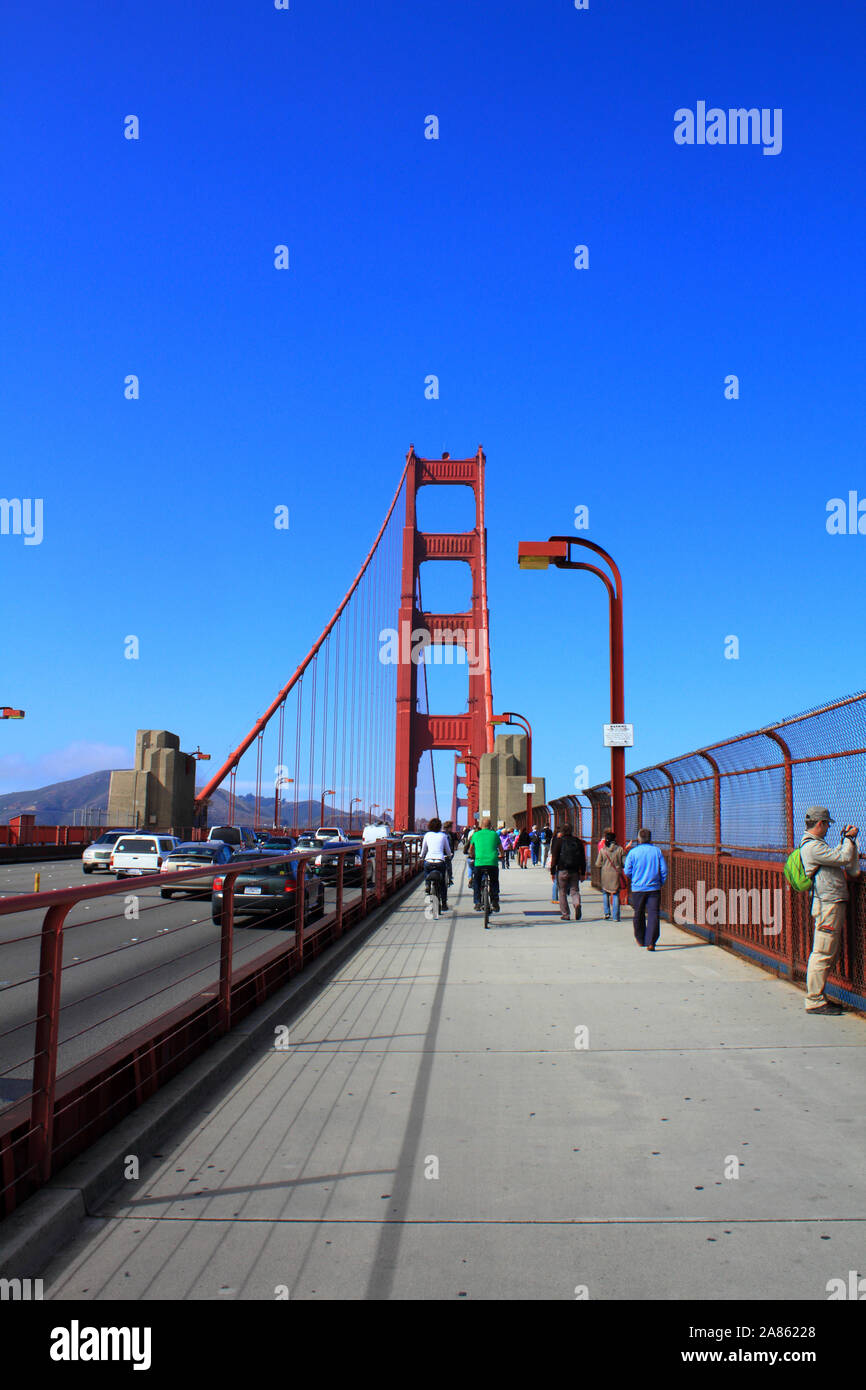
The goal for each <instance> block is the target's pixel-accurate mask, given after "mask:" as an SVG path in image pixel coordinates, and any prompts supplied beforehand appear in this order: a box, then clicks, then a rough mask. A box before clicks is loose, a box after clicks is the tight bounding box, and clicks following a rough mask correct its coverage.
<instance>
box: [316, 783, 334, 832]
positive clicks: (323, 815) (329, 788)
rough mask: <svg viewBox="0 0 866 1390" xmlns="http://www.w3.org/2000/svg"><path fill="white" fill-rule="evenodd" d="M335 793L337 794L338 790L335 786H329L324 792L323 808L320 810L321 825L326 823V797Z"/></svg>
mask: <svg viewBox="0 0 866 1390" xmlns="http://www.w3.org/2000/svg"><path fill="white" fill-rule="evenodd" d="M335 795H336V792H335V791H334V788H333V787H328V789H327V791H323V792H322V808H321V810H320V812H319V825H320V826H321V825H324V824H325V797H326V796H335Z"/></svg>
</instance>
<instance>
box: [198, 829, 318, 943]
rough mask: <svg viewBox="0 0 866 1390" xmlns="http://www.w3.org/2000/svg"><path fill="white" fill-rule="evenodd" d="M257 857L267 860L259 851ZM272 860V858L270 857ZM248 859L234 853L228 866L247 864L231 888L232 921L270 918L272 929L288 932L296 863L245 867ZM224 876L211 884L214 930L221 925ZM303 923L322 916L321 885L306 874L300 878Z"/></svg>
mask: <svg viewBox="0 0 866 1390" xmlns="http://www.w3.org/2000/svg"><path fill="white" fill-rule="evenodd" d="M258 857H259V858H262V859H266V858H268V857H269V856H268V852H267V850H265V849H264V848H263V847H262V848H260V849H259V850H258ZM271 857H272V856H271ZM250 858H255V856H250V855H248V854H245V853H238V854H234V855H233V856H232V860H231V862H232V863H241V862H247V865H248V867H247V868H245V869H244V871H243V873H240V874H238V876H237V878H236V879H235V885H234V894H233V899H234V911H235V917H236V918H237V917H241V916H245V915H250V916H256V917H271V918H273V922H272V923H271V925H272V926H274V927H279V928H281V929H285V930H291V929H292V928H293V927H294V925H295V916H296V911H297V893H298V864H299V862H300V861H299V860H297V859H288V858H287V859H283V860H282V861H281V862H280V863H277V864H262V865H259V866H256V865H255V864H249V860H250ZM224 881H225V880H224V876H223V875H217V877H216V878H215V879H214V881H213V891H212V894H211V918H212V919H213V921H214V922H215V923H216V925H217V926H221V925H222V911H223V884H224ZM304 904H305V906H304V921H305V922H309V921H312V920H313V919H314V918H316V917H322V916H323V915H324V912H325V885H324V884H323V883H321V882H320V880H319V879H317V878H315V877H314V876H313V875H311V874H309V873H305V874H304Z"/></svg>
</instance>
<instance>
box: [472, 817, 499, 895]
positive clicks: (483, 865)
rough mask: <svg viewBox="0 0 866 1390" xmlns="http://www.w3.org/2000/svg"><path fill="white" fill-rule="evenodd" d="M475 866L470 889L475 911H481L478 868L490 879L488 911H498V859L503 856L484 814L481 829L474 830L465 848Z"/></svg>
mask: <svg viewBox="0 0 866 1390" xmlns="http://www.w3.org/2000/svg"><path fill="white" fill-rule="evenodd" d="M467 854H468V855H469V858H470V859H471V860H472V862H473V864H474V866H475V872H474V873H473V875H472V890H473V893H474V896H475V911H476V912H480V911H481V878H482V875H481V874H479V872H478V870H479V869H486V870H487V876H488V879H489V881H490V911H491V912H498V911H499V861H500V859H502V858H504V855H503V853H502V845H501V844H500V841H499V836H498V835H497V833H496V831H495V830H491V828H490V817H489V816H484V817H483V818H482V821H481V829H480V830H476V832H475V834H474V835H473V836H472V839H471V840H470V841H469V849H468V850H467Z"/></svg>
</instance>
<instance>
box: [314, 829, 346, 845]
mask: <svg viewBox="0 0 866 1390" xmlns="http://www.w3.org/2000/svg"><path fill="white" fill-rule="evenodd" d="M315 838H316V839H317V840H318V842H319V844H320V845H323V844H325V843H326V841H328V840H344V839H345V838H346V837H345V835H344V833H343V831H342V830H340V829H339V827H338V826H336V825H320V826H319V828H318V830H317V831H316V836H315Z"/></svg>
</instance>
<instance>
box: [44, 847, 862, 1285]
mask: <svg viewBox="0 0 866 1390" xmlns="http://www.w3.org/2000/svg"><path fill="white" fill-rule="evenodd" d="M457 866H458V868H457V882H455V885H454V888H453V890H452V897H451V910H449V912H448V913H446V914H445V915H443V916H442V917H441V918H440V919H439V920H438V921H433V922H430V921H427V920H425V917H424V912H423V904H424V898H423V891H422V888H421V887H420V886H419V888H418V889H417V890H416V891H414V892H413V893H412V894H411V895H410V896H409V897H408V898H407V899H405V900H404V902H403V903H402V904H401V905H399V906H398V907H396V908H395V910H394V911H393V913H392V914H391V915H390V916H389V917H388V918H387V920H386V922H385V923H384V925H382V926H381V927H379V928H378V929H377V930H376V931H375V932H374V933H373V934H372V935H371V936H370V937H368V938H367V940H366V941H365V942H364V943H363V945H362V946H361V947H360V949H359V950H358V951H357V953H356V954H354V955H353V956H352V957H351V958H350V959H349V960H348V961H346V962H344V964H343V966H342V967H341V968H340V969H339V971H338V973H337V974H336V975H335V976H334V977H333V978H332V980H331V981H330V982H329V983H328V984H327V985H326V986H325V987H324V988H323V989H322V991H321V992H320V993H319V994H318V996H317V997H316V998H315V999H314V1000H313V1002H311V1003H308V1005H307V1006H306V1007H304V1008H303V1011H302V1012H299V1014H298V1015H297V1016H296V1017H295V1018H293V1019H287V1023H288V1025H289V1037H288V1047H287V1049H286V1050H277V1049H276V1048H275V1047H274V1048H269V1049H268V1050H267V1051H264V1052H263V1053H262V1055H261V1056H260V1057H259V1059H258V1060H257V1061H256V1063H255V1064H254V1065H251V1066H249V1067H248V1068H247V1070H246V1072H245V1073H244V1074H243V1075H241V1076H237V1075H236V1076H235V1077H234V1078H233V1080H232V1082H231V1083H227V1084H226V1085H225V1086H224V1087H223V1089H222V1090H221V1091H217V1092H216V1093H215V1094H214V1095H213V1097H212V1100H211V1103H210V1105H209V1107H208V1108H207V1109H203V1110H201V1111H200V1112H199V1113H195V1114H191V1115H190V1117H189V1122H188V1126H187V1127H186V1129H185V1131H184V1132H183V1133H180V1134H177V1135H176V1136H175V1137H174V1140H173V1142H172V1143H170V1144H165V1145H164V1146H163V1147H162V1148H160V1150H159V1154H158V1155H152V1156H148V1155H142V1156H141V1157H142V1176H141V1178H140V1180H139V1181H138V1182H137V1183H134V1184H133V1183H127V1184H124V1188H123V1190H122V1191H121V1192H120V1193H118V1194H117V1195H116V1196H115V1197H114V1198H112V1199H110V1200H108V1201H106V1202H104V1203H103V1205H102V1207H101V1208H100V1210H99V1212H98V1214H97V1215H95V1216H93V1217H91V1218H90V1219H88V1221H87V1222H86V1223H85V1226H84V1227H83V1228H82V1229H81V1233H80V1235H79V1236H78V1238H77V1239H76V1240H75V1242H74V1243H73V1244H72V1245H70V1246H69V1247H67V1248H66V1249H65V1250H64V1251H63V1252H61V1254H60V1255H58V1256H57V1257H55V1259H54V1260H53V1261H52V1263H51V1264H50V1265H49V1266H48V1268H47V1269H46V1270H45V1271H44V1277H45V1296H46V1298H60V1299H105V1298H123V1299H141V1298H144V1299H153V1298H156V1299H221V1298H222V1299H229V1300H231V1299H268V1300H273V1299H274V1298H275V1297H280V1296H288V1297H290V1298H292V1299H390V1298H396V1299H457V1298H462V1297H465V1298H470V1299H523V1298H531V1299H568V1300H572V1299H574V1298H576V1297H586V1296H588V1297H589V1298H590V1299H594V1300H595V1299H659V1298H660V1299H689V1298H699V1299H742V1298H747V1299H778V1298H782V1299H814V1300H824V1299H826V1298H827V1292H826V1285H827V1281H828V1280H830V1279H832V1278H836V1277H841V1278H844V1279H847V1276H848V1271H849V1270H852V1269H858V1268H861V1267H862V1266H863V1264H864V1253H863V1250H864V1246H863V1241H864V1237H866V1200H864V1184H863V1169H864V1162H863V1154H864V1151H866V1120H864V1113H866V1107H864V1104H863V1100H864V1060H866V1054H864V1046H866V1026H864V1022H863V1021H862V1020H861V1019H859V1018H857V1017H853V1016H848V1017H843V1018H836V1019H833V1018H826V1017H823V1018H811V1019H810V1018H807V1017H806V1015H805V1012H804V1009H803V995H802V993H801V992H800V991H799V990H798V989H797V988H795V987H794V986H792V985H790V984H788V983H786V982H784V981H781V980H777V979H775V978H773V977H772V976H769V975H767V974H765V973H764V972H763V971H761V970H760V969H758V968H757V967H754V966H752V965H750V964H749V963H747V962H745V961H743V960H740V959H738V958H737V957H735V956H733V955H731V954H729V953H726V952H724V951H722V950H719V949H718V948H716V947H713V946H710V945H707V944H705V943H704V942H702V941H700V940H697V939H696V938H695V937H693V936H689V935H688V934H686V933H684V932H682V931H680V930H678V929H677V928H675V927H672V926H670V925H668V924H666V923H663V924H662V934H661V941H660V944H659V947H658V949H657V950H656V951H655V953H649V952H647V951H645V950H642V949H641V950H639V949H638V948H637V947H636V945H635V942H634V937H633V934H632V927H631V913H630V912H629V911H628V910H626V912H625V914H624V920H623V922H622V923H620V924H616V923H610V922H605V921H604V920H603V919H602V911H601V896H600V894H597V893H595V892H594V891H593V890H592V889H590V888H589V886H588V885H584V911H583V920H582V921H581V922H580V923H574V922H572V923H568V924H566V923H564V922H561V921H560V920H559V912H558V909H557V908H556V907H555V906H554V904H553V903H551V901H550V877H549V874H548V873H547V872H546V871H544V870H542V869H540V868H538V869H530V870H526V871H521V870H519V869H517V868H512V869H510V870H508V871H506V872H503V874H502V907H503V910H502V913H501V915H500V916H499V917H498V918H495V919H493V920H494V921H495V923H496V926H495V929H494V930H490V931H486V932H485V931H484V930H483V927H482V924H481V922H480V920H479V918H478V917H477V916H476V915H475V914H474V913H473V912H472V904H471V894H470V893H469V891H468V889H467V887H466V885H465V883H464V882H463V861H462V858H461V857H460V856H459V855H458V860H457ZM133 1188H134V1191H133V1190H132V1189H133Z"/></svg>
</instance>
